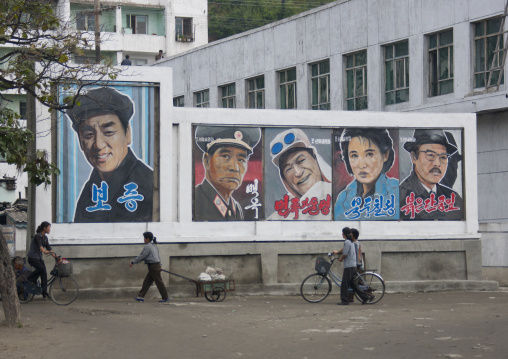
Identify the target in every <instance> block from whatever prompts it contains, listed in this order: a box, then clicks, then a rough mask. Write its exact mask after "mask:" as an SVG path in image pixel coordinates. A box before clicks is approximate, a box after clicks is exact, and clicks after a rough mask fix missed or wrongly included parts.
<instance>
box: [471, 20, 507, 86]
mask: <svg viewBox="0 0 508 359" xmlns="http://www.w3.org/2000/svg"><path fill="white" fill-rule="evenodd" d="M500 26H501V18H496V19H491V20H485V21H482V22H478V23H476V24H474V57H475V58H474V88H479V87H486V84H487V81H489V74H490V82H489V85H496V84H497V80H498V79H499V76H501V82H500V83H504V73H503V70H502V69H499V70H493V71H489V70H490V69H495V68H497V67H499V66H500V65H501V62H502V60H500V59H502V56H503V52H502V51H501V52H499V53H495V52H494V51H495V50H496V44H497V41H498V39H499V49H502V48H503V46H504V44H503V36H502V35H501V36H498V31H499V28H500Z"/></svg>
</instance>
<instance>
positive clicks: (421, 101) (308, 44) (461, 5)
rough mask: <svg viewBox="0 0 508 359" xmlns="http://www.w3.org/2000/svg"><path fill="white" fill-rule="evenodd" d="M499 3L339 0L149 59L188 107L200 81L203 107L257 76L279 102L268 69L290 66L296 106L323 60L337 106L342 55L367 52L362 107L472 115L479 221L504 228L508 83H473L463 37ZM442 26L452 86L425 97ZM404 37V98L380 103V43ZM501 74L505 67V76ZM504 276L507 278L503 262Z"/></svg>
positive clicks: (268, 99)
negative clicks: (491, 86)
mask: <svg viewBox="0 0 508 359" xmlns="http://www.w3.org/2000/svg"><path fill="white" fill-rule="evenodd" d="M505 3H506V1H505V0H489V1H478V0H341V1H337V2H335V3H331V4H329V5H325V6H323V7H321V8H318V9H315V10H311V11H308V12H306V13H303V14H300V15H297V16H294V17H292V18H290V19H285V20H282V21H279V22H276V23H273V24H269V25H266V26H264V27H261V28H258V29H254V30H251V31H248V32H245V33H242V34H238V35H235V36H232V37H229V38H226V39H222V40H220V41H217V42H214V43H211V44H208V45H206V46H203V47H201V48H199V49H196V50H195V51H192V52H188V53H184V54H180V55H177V56H174V57H172V58H169V59H166V61H165V62H163V63H159V64H157V66H170V67H172V68H173V69H174V73H175V77H174V93H175V95H177V96H180V95H184V96H185V106H193V93H194V92H195V91H198V90H203V89H207V88H209V89H210V94H211V101H210V105H211V107H219V106H220V104H219V102H218V99H217V97H216V95H215V94H216V92H217V87H218V86H220V85H221V84H224V83H229V82H235V83H236V88H237V89H244V88H245V80H246V79H248V78H251V77H253V76H258V75H264V76H265V106H266V108H267V109H276V108H277V107H278V106H279V105H278V99H277V93H278V80H277V76H276V75H277V71H278V70H282V69H285V68H289V67H296V68H297V71H298V81H297V92H298V94H297V97H298V109H303V110H305V109H309V108H310V104H309V74H308V64H310V63H312V62H315V61H319V60H321V59H325V58H328V59H329V60H330V68H331V70H330V82H331V84H332V87H331V109H332V110H342V109H344V108H345V100H344V97H345V95H344V87H345V81H344V63H343V56H344V55H347V54H350V53H353V52H356V51H358V50H364V49H366V50H367V64H368V79H367V81H368V108H369V111H404V112H411V111H413V112H415V111H416V112H426V113H452V112H456V113H460V112H474V113H479V114H480V115H479V116H478V129H479V132H478V146H479V154H478V159H479V165H478V166H479V172H478V182H479V187H478V193H479V208H480V211H479V219H480V220H481V221H497V222H499V225H498V226H494V227H493V228H504V227H503V223H506V222H507V221H508V206H506V203H507V202H508V195H507V194H506V191H505V188H504V187H505V185H504V184H505V183H506V182H507V181H508V170H507V165H506V163H507V162H506V161H505V160H504V158H506V156H504V155H503V154H504V152H506V151H507V149H508V148H507V146H506V140H505V138H506V137H508V127H507V126H508V125H506V123H507V121H506V110H507V108H508V102H507V99H506V98H507V96H508V89H507V86H506V85H501V87H500V88H499V90H498V91H495V92H491V93H485V92H481V91H479V92H475V91H474V90H473V53H474V43H473V40H472V36H473V34H474V32H473V30H474V28H473V23H474V22H476V21H480V20H485V19H489V18H493V17H497V16H501V15H502V14H503V10H504V6H505ZM507 27H508V24H505V29H506V28H507ZM448 29H453V37H454V40H453V47H454V92H453V93H451V94H447V95H443V96H436V97H429V96H428V91H429V85H428V66H427V63H428V54H427V38H426V35H428V34H432V33H435V32H439V31H443V30H448ZM406 39H407V40H408V42H409V56H410V59H409V62H410V101H409V102H406V103H402V104H396V105H389V106H386V105H384V48H383V45H386V44H390V43H394V42H397V41H401V40H406ZM189 73H190V74H189ZM506 73H507V72H506V65H505V77H506ZM505 82H506V81H505ZM242 96H243V97H237V107H239V108H241V107H245V106H246V104H245V99H244V95H242ZM489 112H496V113H495V114H494V115H492V116H495V117H496V118H497V120H496V121H491V120H489V118H490V117H492V116H491V115H484V114H482V113H489ZM489 116H490V117H489ZM484 119H487V120H486V121H484ZM408 122H409V121H408ZM469 178H472V177H469ZM469 178H468V180H469ZM482 240H483V245H484V249H486V253H492V252H493V251H496V248H498V247H499V241H505V242H506V241H508V238H507V237H506V234H505V233H504V232H502V231H501V232H495V231H487V232H485V233H484V236H483V239H482ZM501 248H504V247H501ZM496 253H497V254H496V260H490V259H489V258H490V257H489V256H488V255H484V256H483V264H484V265H485V266H501V267H504V268H505V269H506V268H508V254H501V253H504V252H501V253H499V252H496ZM500 256H501V257H500ZM500 258H502V260H500ZM503 273H504V274H503V275H505V276H506V275H508V269H506V270H505V271H504V272H503Z"/></svg>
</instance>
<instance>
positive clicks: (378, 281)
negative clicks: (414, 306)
mask: <svg viewBox="0 0 508 359" xmlns="http://www.w3.org/2000/svg"><path fill="white" fill-rule="evenodd" d="M328 257H329V258H330V259H331V262H328V261H326V260H325V259H324V258H318V259H317V260H316V271H317V273H314V274H311V275H309V276H308V277H307V278H305V279H304V280H303V282H302V285H301V286H300V294H301V295H302V297H303V299H305V300H306V301H307V302H310V303H319V302H321V301H323V300H324V299H325V298H326V297H328V295H329V294H330V292H331V291H332V281H333V282H334V283H335V284H336V285H338V286H339V287H340V285H341V283H342V281H341V279H340V277H339V276H338V275H337V274H335V272H333V271H332V270H331V267H332V265H333V263H334V262H335V261H336V260H337V259H338V257H336V258H332V254H331V253H328ZM330 279H331V280H330ZM353 280H354V281H356V284H357V285H358V287H359V288H360V289H361V290H363V291H364V292H365V293H367V295H369V301H367V302H366V303H365V304H375V303H378V302H379V301H380V300H381V299H382V298H383V296H384V295H385V281H384V279H383V277H381V276H380V275H379V274H377V273H376V271H375V270H369V271H365V272H363V273H361V274H358V275H357V276H356V277H355V278H354V279H353ZM349 290H351V288H350V289H349ZM355 297H356V299H357V300H358V301H360V302H361V301H362V299H361V298H360V296H359V295H358V294H357V293H356V292H355Z"/></svg>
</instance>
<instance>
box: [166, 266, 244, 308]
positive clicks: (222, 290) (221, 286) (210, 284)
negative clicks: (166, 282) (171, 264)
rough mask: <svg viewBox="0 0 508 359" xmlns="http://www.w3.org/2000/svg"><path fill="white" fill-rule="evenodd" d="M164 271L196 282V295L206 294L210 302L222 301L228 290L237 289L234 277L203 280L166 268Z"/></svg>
mask: <svg viewBox="0 0 508 359" xmlns="http://www.w3.org/2000/svg"><path fill="white" fill-rule="evenodd" d="M162 271H163V272H166V273H168V274H171V275H174V276H177V277H180V278H182V279H185V280H187V281H189V282H191V283H194V285H196V297H202V296H203V295H204V296H205V298H206V300H208V301H209V302H222V301H223V300H224V299H226V295H227V294H226V293H227V292H231V291H234V290H235V280H234V279H224V280H207V281H203V280H194V279H191V278H188V277H185V276H183V275H180V274H176V273H173V272H170V271H167V270H165V269H162Z"/></svg>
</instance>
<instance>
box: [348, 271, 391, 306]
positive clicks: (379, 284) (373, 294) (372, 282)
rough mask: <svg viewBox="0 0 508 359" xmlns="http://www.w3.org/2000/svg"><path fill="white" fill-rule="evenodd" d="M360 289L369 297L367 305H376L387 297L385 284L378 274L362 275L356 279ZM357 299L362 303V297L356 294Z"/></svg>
mask: <svg viewBox="0 0 508 359" xmlns="http://www.w3.org/2000/svg"><path fill="white" fill-rule="evenodd" d="M355 280H356V284H357V286H358V288H360V289H361V290H363V291H364V292H365V293H367V295H368V296H369V300H368V301H367V303H366V304H375V303H377V302H379V301H380V300H381V298H383V296H384V295H385V283H384V282H383V280H382V279H381V277H380V276H378V275H377V274H376V273H362V274H360V275H359V276H358V277H357V278H356V279H355ZM355 297H356V299H357V300H358V301H360V302H362V299H361V298H360V296H359V295H358V294H357V293H356V292H355Z"/></svg>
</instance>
